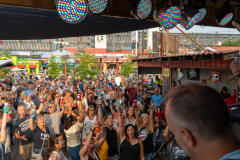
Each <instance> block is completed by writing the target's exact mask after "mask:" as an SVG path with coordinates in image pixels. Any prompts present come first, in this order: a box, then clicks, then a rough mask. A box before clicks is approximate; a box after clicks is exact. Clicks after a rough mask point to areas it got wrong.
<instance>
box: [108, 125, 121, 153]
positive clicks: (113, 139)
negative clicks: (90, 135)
mask: <svg viewBox="0 0 240 160" xmlns="http://www.w3.org/2000/svg"><path fill="white" fill-rule="evenodd" d="M106 131H107V138H106V139H107V144H108V157H112V156H114V155H115V154H116V153H117V150H118V144H117V133H116V131H115V130H114V129H112V130H110V129H109V128H108V127H106Z"/></svg>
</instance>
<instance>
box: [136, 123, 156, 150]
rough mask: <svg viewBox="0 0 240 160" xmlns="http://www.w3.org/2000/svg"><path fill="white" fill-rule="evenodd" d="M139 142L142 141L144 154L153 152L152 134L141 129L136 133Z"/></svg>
mask: <svg viewBox="0 0 240 160" xmlns="http://www.w3.org/2000/svg"><path fill="white" fill-rule="evenodd" d="M138 134H139V135H138V137H139V140H141V141H142V143H143V146H144V154H148V153H152V151H153V140H152V139H153V133H148V134H147V133H146V129H145V128H143V127H142V128H141V130H140V131H139V133H138Z"/></svg>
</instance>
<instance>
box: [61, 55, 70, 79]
mask: <svg viewBox="0 0 240 160" xmlns="http://www.w3.org/2000/svg"><path fill="white" fill-rule="evenodd" d="M62 58H64V59H65V73H64V74H65V82H66V79H67V58H69V55H66V56H62Z"/></svg>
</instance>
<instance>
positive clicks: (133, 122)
mask: <svg viewBox="0 0 240 160" xmlns="http://www.w3.org/2000/svg"><path fill="white" fill-rule="evenodd" d="M128 124H132V125H134V126H135V125H136V119H134V120H133V121H132V122H129V120H128V118H127V119H126V124H125V126H126V125H128Z"/></svg>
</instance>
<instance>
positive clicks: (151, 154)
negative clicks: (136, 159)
mask: <svg viewBox="0 0 240 160" xmlns="http://www.w3.org/2000/svg"><path fill="white" fill-rule="evenodd" d="M155 154H156V152H153V153H147V154H144V157H145V160H151V157H153V156H155Z"/></svg>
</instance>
